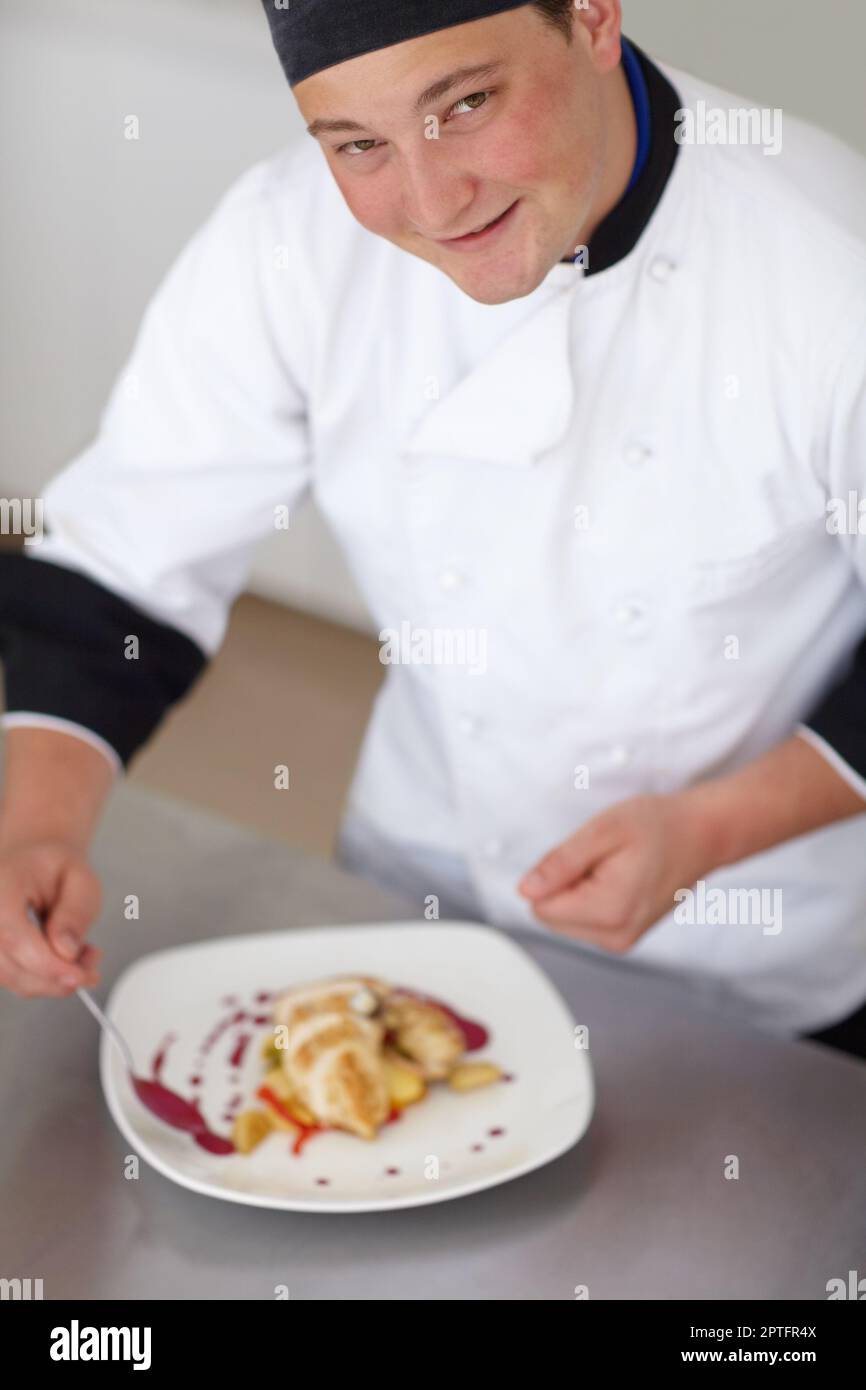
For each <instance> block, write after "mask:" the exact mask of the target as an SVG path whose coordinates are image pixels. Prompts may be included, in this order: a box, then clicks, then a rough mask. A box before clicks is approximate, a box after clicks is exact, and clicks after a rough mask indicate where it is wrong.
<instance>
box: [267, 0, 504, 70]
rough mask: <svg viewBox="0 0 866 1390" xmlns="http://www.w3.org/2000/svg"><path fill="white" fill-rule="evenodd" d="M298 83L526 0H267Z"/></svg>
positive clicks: (276, 36) (278, 44) (286, 66)
mask: <svg viewBox="0 0 866 1390" xmlns="http://www.w3.org/2000/svg"><path fill="white" fill-rule="evenodd" d="M262 3H263V4H264V7H265V13H266V14H267V16H268V23H269V24H270V26H271V33H272V35H273V40H274V47H275V48H276V50H277V53H278V54H279V58H280V62H281V63H282V65H283V70H284V71H285V74H286V77H287V78H288V79H289V82H290V83H291V85H292V86H293V87H294V86H295V84H296V83H298V82H303V80H304V78H305V77H311V76H312V74H313V73H314V72H321V71H322V69H323V68H332V67H334V66H335V64H337V63H345V62H346V60H347V59H348V58H357V57H358V56H359V55H360V54H361V53H372V52H373V51H374V49H377V48H390V46H391V45H392V44H394V43H403V41H404V40H405V39H417V38H420V36H421V35H422V34H432V33H434V32H435V31H436V30H437V29H450V27H451V26H452V24H467V23H468V22H469V21H470V20H472V19H486V18H487V16H488V15H492V14H501V13H502V11H503V10H517V9H519V8H520V7H521V5H525V4H526V3H527V0H262Z"/></svg>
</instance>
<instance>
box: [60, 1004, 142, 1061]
mask: <svg viewBox="0 0 866 1390" xmlns="http://www.w3.org/2000/svg"><path fill="white" fill-rule="evenodd" d="M75 993H76V994H77V995H78V997H79V999H80V1000H81V1002H82V1004H84V1006H85V1007H86V1008H88V1009H89V1010H90V1012H91V1013H92V1014H93V1017H94V1018H95V1019H96V1021H97V1023H99V1024H100V1025H101V1026H102V1028H104V1030H105V1032H106V1033H107V1034H108V1036H109V1037H110V1038H111V1041H112V1042H113V1043H114V1044H115V1046H116V1047H118V1048H119V1049H120V1053H121V1056H122V1057H123V1060H124V1062H125V1063H126V1065H127V1067H128V1069H129V1071H130V1073H131V1074H133V1075H134V1074H135V1066H134V1064H133V1061H132V1053H131V1052H130V1050H129V1047H128V1045H127V1042H126V1039H125V1038H124V1036H123V1034H122V1033H120V1032H119V1031H118V1029H117V1028H116V1027H115V1026H114V1024H113V1023H112V1021H111V1019H110V1018H109V1017H108V1014H106V1013H103V1011H102V1009H100V1007H99V1005H98V1004H97V1002H96V1000H95V999H94V997H93V995H92V994H91V993H90V991H89V990H86V989H77V990H76V991H75Z"/></svg>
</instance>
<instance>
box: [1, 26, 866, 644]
mask: <svg viewBox="0 0 866 1390" xmlns="http://www.w3.org/2000/svg"><path fill="white" fill-rule="evenodd" d="M334 3H335V4H337V5H339V4H345V3H352V0H334ZM624 11H625V31H626V33H627V34H629V35H630V36H631V37H633V38H634V39H636V40H637V42H638V43H641V44H642V45H643V46H644V47H646V48H648V49H649V50H650V51H651V52H653V53H656V54H657V55H658V56H659V57H661V58H664V59H666V60H668V61H669V62H672V63H674V64H675V65H677V66H680V67H684V68H690V69H692V70H693V71H696V72H699V73H701V74H702V75H703V76H705V77H706V78H708V79H710V80H712V81H715V82H717V83H718V84H720V85H721V86H725V87H728V88H731V89H733V90H734V91H738V92H741V93H743V94H744V95H746V96H749V97H751V98H753V99H754V100H756V101H760V102H761V103H762V104H766V105H771V106H782V107H784V108H785V109H787V110H790V111H791V112H795V113H797V114H802V115H805V116H807V117H808V118H810V119H813V120H815V121H817V122H819V123H820V124H823V125H825V126H826V127H827V128H828V129H831V130H835V131H837V132H838V133H839V134H841V135H843V136H844V137H845V138H847V139H848V140H849V141H850V143H852V144H856V145H859V146H860V147H861V148H863V149H864V151H866V119H864V96H863V92H864V86H863V78H862V74H861V63H862V53H863V50H864V46H866V5H864V4H863V3H862V0H821V4H820V5H814V4H812V3H810V0H725V3H724V4H717V3H714V0H626V3H625V4H624ZM0 52H2V58H0V129H2V131H3V139H2V143H0V178H2V189H3V202H4V213H3V222H2V231H0V237H2V243H3V246H2V250H3V255H2V262H0V305H2V323H3V328H2V341H0V494H2V495H9V494H10V493H13V492H21V493H23V494H25V495H34V494H37V493H38V491H39V489H40V487H41V486H42V484H43V483H44V482H45V481H46V480H47V479H48V478H49V477H50V476H51V475H52V474H53V473H54V472H56V471H57V470H58V469H59V468H61V467H62V466H63V464H64V463H65V462H66V461H67V460H68V459H69V458H70V457H72V455H73V454H74V453H76V452H77V451H78V450H79V449H81V448H82V447H83V446H84V445H85V444H86V443H87V442H88V440H89V439H90V438H91V437H92V435H93V432H94V429H95V426H96V421H97V418H98V415H99V412H100V410H101V407H102V405H103V403H104V400H105V397H106V395H107V393H108V389H109V387H110V385H111V382H112V381H113V379H114V377H115V375H116V373H117V371H118V370H119V368H120V366H121V365H122V362H123V360H124V358H125V356H126V354H127V353H128V351H129V348H130V346H131V344H132V339H133V336H134V333H135V330H136V327H137V324H138V321H139V318H140V315H141V312H142V310H143V308H144V306H145V304H146V303H147V300H148V298H149V295H150V293H151V292H152V290H153V288H154V287H155V285H156V284H157V283H158V281H159V279H160V278H161V276H162V274H163V273H164V271H165V270H166V269H167V267H168V265H169V263H170V262H171V261H172V260H173V258H174V256H175V255H176V254H177V252H178V251H179V249H180V248H181V246H182V245H183V243H184V241H185V240H186V239H187V237H188V236H189V235H190V234H191V233H192V232H193V230H194V229H195V228H196V227H197V226H198V225H199V223H200V222H201V221H202V219H203V218H204V216H205V215H206V214H207V213H208V211H209V210H210V208H211V207H212V206H213V204H214V203H215V201H216V199H217V198H218V197H219V195H220V194H221V193H222V191H223V190H224V189H225V188H226V187H227V185H228V184H229V183H230V182H231V181H232V180H233V179H234V177H235V176H236V175H237V174H238V173H240V172H241V171H242V170H243V169H245V168H247V167H248V166H249V165H251V164H253V163H255V162H256V161H257V160H258V159H260V158H262V157H263V156H265V155H267V154H269V153H270V152H272V151H273V150H276V149H278V148H279V147H280V146H281V145H283V144H285V143H286V141H287V140H289V139H292V138H294V137H296V136H299V135H300V133H301V122H300V119H299V117H298V115H297V112H296V109H295V106H294V102H293V100H292V97H291V93H290V91H289V89H288V86H287V85H286V83H285V80H284V78H283V76H282V73H281V72H280V69H279V65H278V63H277V59H276V56H275V54H274V52H273V49H272V47H271V43H270V38H269V35H268V31H267V25H266V23H265V19H264V16H263V14H262V11H261V0H0ZM131 114H133V115H137V116H138V117H139V120H140V123H141V138H140V139H139V140H138V141H128V140H126V139H125V138H124V135H123V121H124V117H126V116H128V115H131ZM295 537H296V542H297V543H296V545H295V546H293V548H292V550H293V553H292V557H291V559H290V561H289V562H288V564H287V561H286V552H285V549H284V547H282V546H278V544H277V543H274V544H273V545H271V546H268V545H267V544H266V545H265V546H264V547H263V550H262V553H261V557H260V561H259V563H258V565H257V567H256V572H255V575H254V581H253V583H254V587H255V588H257V589H258V590H259V591H260V592H263V593H267V594H269V595H271V596H273V597H277V598H283V599H285V600H286V601H288V602H292V603H295V604H298V605H299V606H302V607H306V608H309V609H310V610H311V611H314V612H320V613H324V614H325V615H327V616H333V617H337V618H340V619H342V620H344V621H347V622H351V623H356V624H359V625H363V624H364V623H365V621H366V619H365V615H364V612H363V608H362V606H361V604H360V601H359V600H358V599H357V598H356V597H355V595H354V592H353V590H352V586H351V584H350V582H349V580H348V578H347V576H346V574H345V571H344V569H343V566H342V563H341V561H340V558H339V555H338V553H337V551H336V547H335V546H334V544H333V542H332V541H331V539H330V537H329V536H328V534H327V533H326V532H325V530H324V527H323V526H322V524H321V523H320V522H319V521H318V520H317V518H316V517H315V516H314V515H313V514H311V509H309V511H308V514H307V515H306V516H305V517H303V518H302V519H300V520H299V522H298V523H297V526H296V528H295ZM278 556H279V559H278V558H277V557H278Z"/></svg>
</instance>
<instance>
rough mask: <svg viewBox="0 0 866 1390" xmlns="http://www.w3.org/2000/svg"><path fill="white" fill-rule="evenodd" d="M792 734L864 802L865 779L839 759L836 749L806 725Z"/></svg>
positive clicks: (865, 800) (865, 792) (865, 808)
mask: <svg viewBox="0 0 866 1390" xmlns="http://www.w3.org/2000/svg"><path fill="white" fill-rule="evenodd" d="M794 732H795V733H796V734H797V736H798V737H799V738H802V739H803V740H804V741H805V742H806V743H809V744H811V746H812V747H813V748H814V749H815V751H816V752H817V753H820V754H821V756H822V757H823V758H825V759H826V760H827V762H828V763H829V764H830V766H831V767H832V768H833V769H834V770H835V771H836V772H838V774H839V776H840V777H841V778H842V779H843V780H844V781H845V782H847V783H848V786H849V787H851V788H852V789H853V790H854V791H855V792H857V794H858V795H859V796H862V798H863V800H864V802H866V777H864V776H861V775H860V773H859V772H858V771H857V770H856V769H855V768H853V767H852V766H851V764H850V763H848V762H846V760H845V759H844V758H842V757H840V755H839V754H838V753H837V751H836V749H835V748H834V747H833V746H832V745H831V744H829V743H828V742H827V740H826V739H825V738H822V737H821V735H820V734H818V733H816V732H815V730H814V729H812V728H810V727H809V725H808V724H800V725H799V726H798V727H797V729H795V731H794ZM864 811H866V805H864Z"/></svg>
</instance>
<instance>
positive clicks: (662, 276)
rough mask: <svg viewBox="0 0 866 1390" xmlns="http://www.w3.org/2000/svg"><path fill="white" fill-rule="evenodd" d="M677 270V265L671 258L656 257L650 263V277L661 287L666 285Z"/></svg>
mask: <svg viewBox="0 0 866 1390" xmlns="http://www.w3.org/2000/svg"><path fill="white" fill-rule="evenodd" d="M676 268H677V267H676V263H675V262H674V261H672V260H671V258H670V256H655V257H654V259H653V260H651V261H650V263H649V273H650V276H651V277H652V279H653V280H655V281H656V282H657V283H658V284H659V285H666V284H667V282H668V280H670V278H671V276H672V275H673V273H674V271H675V270H676Z"/></svg>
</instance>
